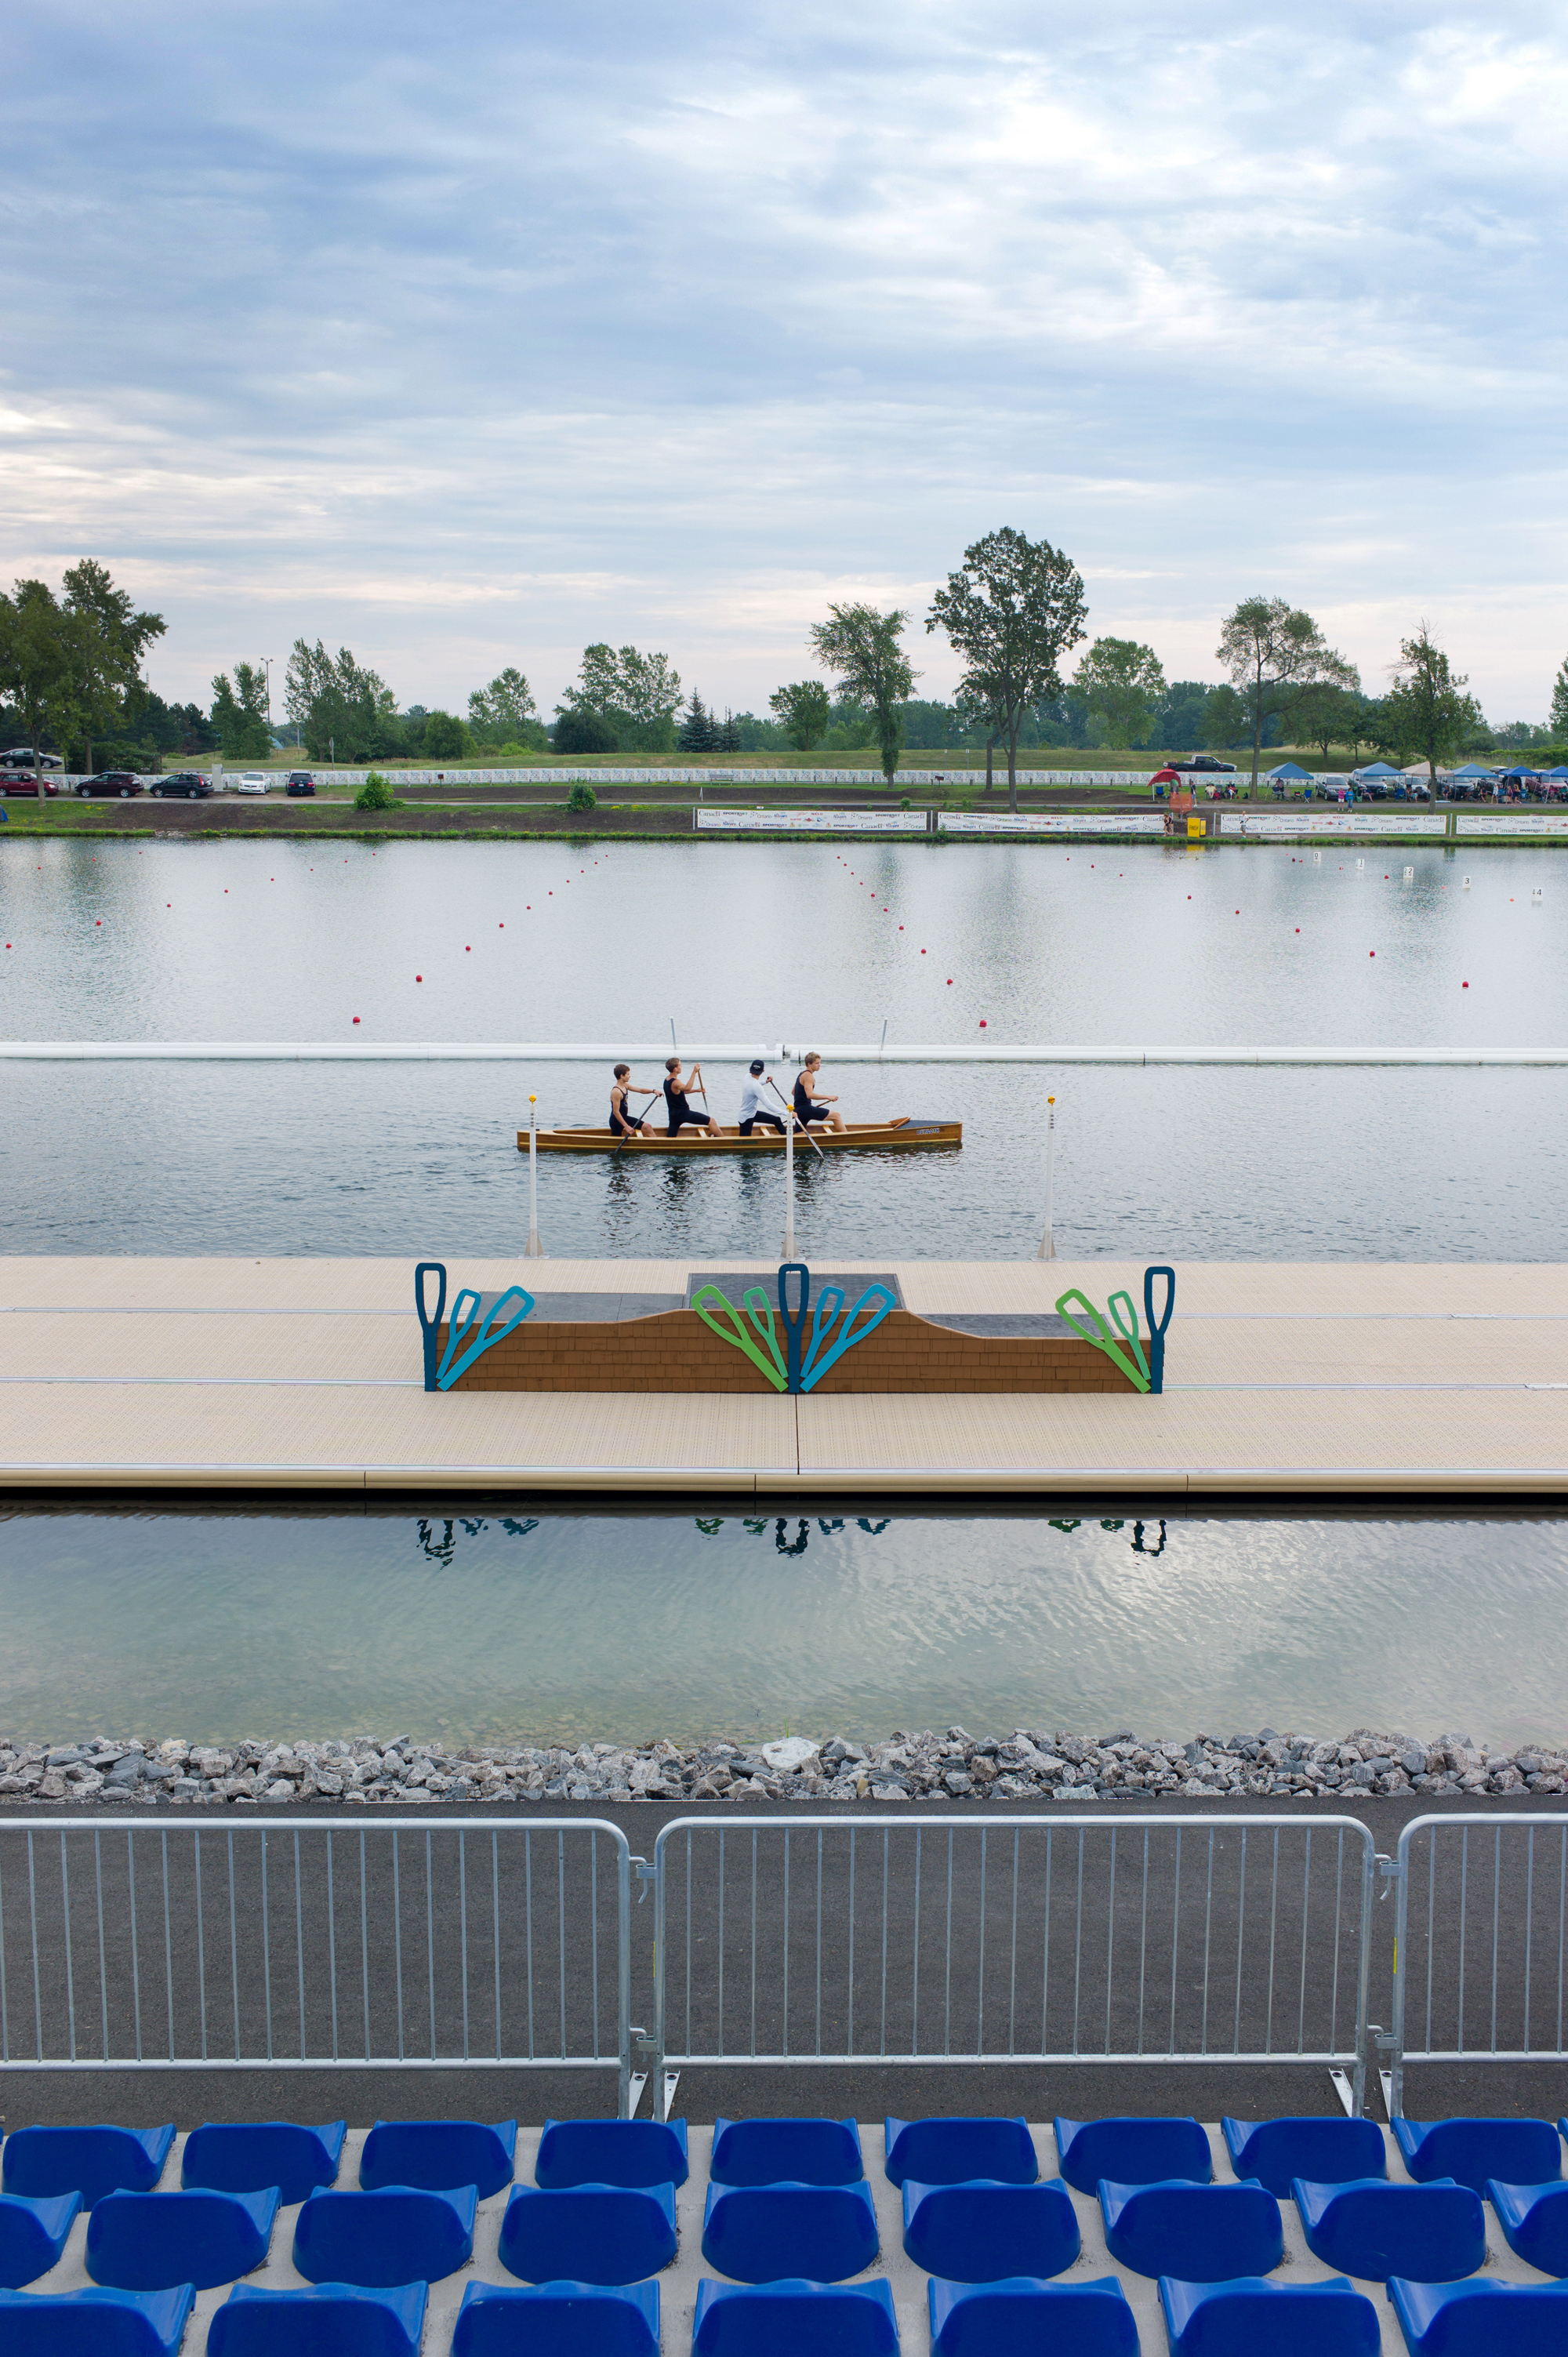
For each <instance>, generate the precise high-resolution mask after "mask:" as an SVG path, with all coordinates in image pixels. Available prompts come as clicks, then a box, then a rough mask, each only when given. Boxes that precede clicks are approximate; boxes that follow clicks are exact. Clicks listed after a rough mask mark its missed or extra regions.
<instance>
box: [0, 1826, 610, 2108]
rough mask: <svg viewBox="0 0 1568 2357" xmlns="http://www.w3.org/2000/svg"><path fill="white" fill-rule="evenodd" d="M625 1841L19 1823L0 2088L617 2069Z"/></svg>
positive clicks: (6, 1884) (587, 1832) (3, 1914)
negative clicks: (136, 2078)
mask: <svg viewBox="0 0 1568 2357" xmlns="http://www.w3.org/2000/svg"><path fill="white" fill-rule="evenodd" d="M630 1883H631V1863H630V1854H629V1851H628V1846H627V1840H626V1836H625V1835H624V1834H623V1833H622V1832H621V1831H620V1830H619V1828H618V1826H616V1825H613V1824H608V1823H606V1822H603V1821H600V1820H596V1819H585V1818H581V1817H577V1818H571V1819H565V1818H549V1817H546V1818H542V1819H538V1818H534V1819H531V1820H530V1821H529V1822H528V1823H527V1824H519V1822H518V1821H517V1819H516V1818H514V1817H466V1818H459V1819H457V1820H456V1821H454V1820H451V1819H447V1820H446V1822H444V1823H441V1824H433V1823H432V1822H431V1821H430V1819H429V1818H422V1817H419V1816H415V1815H413V1814H412V1813H411V1814H407V1815H396V1816H392V1815H387V1816H383V1815H381V1814H380V1813H374V1814H372V1813H370V1812H369V1811H367V1812H365V1813H360V1812H356V1813H354V1814H353V1815H352V1816H332V1817H316V1816H312V1817H310V1818H308V1819H301V1818H295V1819H294V1820H292V1821H290V1820H289V1819H286V1818H273V1817H258V1818H252V1819H249V1820H248V1821H236V1820H235V1819H234V1818H232V1817H231V1818H228V1819H226V1820H225V1821H224V1822H223V1823H221V1824H218V1825H212V1824H196V1823H191V1822H187V1823H185V1824H181V1823H180V1822H179V1821H178V1819H177V1818H175V1819H171V1818H169V1817H167V1816H163V1815H160V1816H158V1817H156V1818H152V1817H149V1818H145V1819H142V1820H141V1821H139V1822H138V1821H136V1820H134V1819H133V1820H131V1821H130V1822H127V1820H126V1817H125V1816H124V1815H123V1814H122V1815H116V1816H97V1817H84V1818H78V1819H76V1820H74V1821H73V1822H72V1823H70V1824H59V1823H55V1824H24V1823H22V1822H20V1821H19V1820H17V1819H16V1818H8V1819H5V1820H4V1821H0V2064H6V2065H10V2066H11V2067H13V2068H16V2069H24V2070H34V2071H36V2070H45V2071H88V2070H91V2071H103V2070H111V2071H123V2070H134V2069H146V2068H147V2067H149V2066H153V2067H158V2066H161V2067H163V2068H165V2069H171V2070H231V2071H262V2070H266V2071H279V2070H282V2071H291V2070H292V2071H303V2070H313V2069H319V2068H337V2069H340V2070H341V2069H359V2070H371V2069H384V2068H387V2067H389V2066H393V2065H396V2066H401V2067H403V2068H405V2069H413V2070H442V2069H450V2068H454V2067H463V2068H467V2069H487V2070H509V2071H518V2070H528V2069H545V2068H548V2069H551V2070H561V2069H563V2068H564V2069H567V2070H591V2069H596V2068H597V2069H610V2068H614V2069H615V2070H616V2071H617V2072H618V2078H619V2092H620V2112H621V2115H622V2117H623V2118H624V2117H625V2116H627V2115H628V2104H629V2086H630V2029H629V2014H630Z"/></svg>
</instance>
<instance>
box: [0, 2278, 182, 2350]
mask: <svg viewBox="0 0 1568 2357" xmlns="http://www.w3.org/2000/svg"><path fill="white" fill-rule="evenodd" d="M195 2300H196V2294H195V2292H194V2291H192V2289H191V2287H190V2286H189V2285H188V2284H181V2285H180V2286H179V2287H178V2288H177V2290H174V2291H144V2292H134V2291H101V2290H100V2289H99V2288H98V2287H97V2286H96V2285H94V2286H93V2287H92V2289H91V2291H55V2292H48V2291H41V2292H40V2291H0V2349H3V2350H4V2351H5V2357H174V2352H175V2351H176V2350H177V2348H178V2347H179V2344H180V2342H181V2341H182V2340H183V2339H184V2337H185V2328H186V2322H187V2319H188V2317H189V2315H190V2311H191V2309H192V2307H193V2306H194V2304H195ZM208 2347H209V2349H213V2350H216V2348H217V2343H216V2342H215V2341H209V2343H208Z"/></svg>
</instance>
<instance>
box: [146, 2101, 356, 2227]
mask: <svg viewBox="0 0 1568 2357" xmlns="http://www.w3.org/2000/svg"><path fill="white" fill-rule="evenodd" d="M343 2136H344V2123H343V2122H342V2121H341V2120H329V2121H328V2123H327V2125H326V2126H325V2127H319V2128H302V2127H295V2125H294V2123H293V2121H292V2120H240V2121H235V2122H233V2123H231V2122H229V2121H227V2120H207V2121H204V2122H203V2124H202V2126H200V2127H199V2128H192V2130H191V2132H190V2134H189V2135H188V2136H187V2137H186V2140H185V2149H184V2151H183V2152H182V2153H181V2154H180V2159H179V2181H180V2183H181V2184H182V2185H186V2186H189V2187H190V2188H192V2189H193V2190H197V2189H199V2188H202V2187H205V2188H207V2189H208V2190H209V2191H211V2192H213V2193H260V2192H261V2191H262V2190H263V2188H265V2187H266V2186H269V2185H275V2186H276V2187H277V2190H278V2198H279V2200H280V2201H282V2203H283V2206H284V2208H285V2210H292V2209H293V2207H294V2205H295V2202H296V2201H304V2200H305V2197H306V2194H307V2193H314V2192H315V2190H316V2189H317V2186H318V2185H335V2184H336V2183H337V2181H338V2162H339V2161H340V2160H341V2158H342V2157H343Z"/></svg>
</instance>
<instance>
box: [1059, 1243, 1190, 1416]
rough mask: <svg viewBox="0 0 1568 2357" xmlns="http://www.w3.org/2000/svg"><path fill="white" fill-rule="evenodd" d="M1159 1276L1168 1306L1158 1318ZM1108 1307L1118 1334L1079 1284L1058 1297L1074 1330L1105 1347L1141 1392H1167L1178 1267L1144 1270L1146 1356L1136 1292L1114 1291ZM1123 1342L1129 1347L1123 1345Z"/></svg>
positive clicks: (1062, 1315)
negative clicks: (1074, 1306) (1073, 1306)
mask: <svg viewBox="0 0 1568 2357" xmlns="http://www.w3.org/2000/svg"><path fill="white" fill-rule="evenodd" d="M1156 1276H1163V1277H1164V1278H1165V1310H1164V1315H1163V1316H1162V1317H1161V1318H1159V1319H1158V1320H1156V1319H1155V1277H1156ZM1069 1301H1076V1302H1077V1303H1079V1306H1080V1308H1082V1309H1083V1311H1084V1314H1085V1316H1086V1317H1088V1318H1090V1319H1091V1320H1092V1331H1091V1330H1090V1327H1088V1326H1083V1325H1080V1324H1079V1320H1078V1319H1077V1318H1075V1317H1074V1316H1073V1314H1072V1312H1071V1310H1070V1309H1069V1308H1068V1303H1069ZM1106 1308H1108V1309H1109V1310H1110V1312H1111V1316H1112V1319H1113V1321H1114V1323H1115V1327H1116V1332H1115V1334H1112V1331H1111V1328H1110V1326H1108V1325H1107V1324H1106V1322H1105V1318H1104V1314H1103V1312H1101V1310H1098V1309H1097V1308H1095V1306H1094V1304H1093V1302H1092V1301H1090V1297H1089V1296H1088V1294H1087V1293H1084V1292H1082V1291H1081V1290H1080V1289H1079V1286H1076V1285H1074V1286H1069V1288H1068V1290H1067V1291H1066V1292H1065V1293H1062V1294H1058V1297H1057V1315H1058V1318H1066V1320H1067V1322H1068V1324H1069V1326H1070V1327H1071V1328H1072V1330H1073V1332H1074V1333H1075V1334H1077V1335H1078V1336H1079V1338H1080V1340H1083V1341H1085V1342H1090V1343H1092V1344H1093V1346H1094V1348H1095V1349H1096V1350H1097V1351H1104V1353H1105V1355H1106V1357H1107V1358H1108V1359H1109V1360H1110V1361H1111V1362H1112V1365H1113V1366H1115V1367H1119V1368H1120V1369H1121V1371H1122V1373H1123V1374H1124V1375H1125V1376H1126V1378H1127V1380H1128V1382H1129V1383H1132V1384H1133V1386H1134V1388H1135V1389H1137V1390H1138V1391H1141V1392H1163V1391H1164V1389H1165V1329H1166V1327H1167V1326H1168V1325H1169V1324H1170V1322H1171V1313H1172V1311H1173V1310H1174V1309H1175V1308H1176V1271H1175V1269H1174V1268H1162V1267H1154V1268H1146V1269H1145V1270H1144V1316H1145V1317H1146V1318H1147V1319H1148V1325H1149V1351H1148V1356H1147V1357H1146V1358H1145V1357H1144V1345H1143V1343H1142V1341H1141V1340H1140V1339H1139V1335H1138V1312H1137V1309H1136V1308H1135V1306H1134V1304H1133V1297H1132V1295H1131V1294H1130V1293H1113V1294H1112V1296H1111V1297H1110V1300H1109V1301H1108V1302H1107V1304H1106ZM1123 1312H1124V1313H1125V1314H1123ZM1118 1337H1119V1338H1120V1339H1118ZM1123 1345H1125V1346H1126V1348H1123ZM1129 1350H1130V1351H1131V1352H1132V1354H1133V1355H1132V1357H1131V1358H1129V1357H1128V1355H1127V1352H1128V1351H1129Z"/></svg>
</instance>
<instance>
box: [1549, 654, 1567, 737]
mask: <svg viewBox="0 0 1568 2357" xmlns="http://www.w3.org/2000/svg"><path fill="white" fill-rule="evenodd" d="M1551 726H1552V736H1553V737H1555V738H1556V740H1557V742H1558V743H1559V744H1562V743H1563V739H1564V738H1568V658H1564V661H1563V667H1562V669H1561V670H1560V671H1559V672H1558V674H1557V676H1556V678H1555V679H1554V680H1553V681H1552V722H1551Z"/></svg>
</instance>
